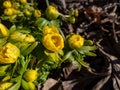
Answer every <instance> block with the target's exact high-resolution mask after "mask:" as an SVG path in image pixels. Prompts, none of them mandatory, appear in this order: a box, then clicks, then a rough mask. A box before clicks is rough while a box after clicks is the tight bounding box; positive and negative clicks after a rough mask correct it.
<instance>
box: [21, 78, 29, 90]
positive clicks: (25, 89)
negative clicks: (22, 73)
mask: <svg viewBox="0 0 120 90" xmlns="http://www.w3.org/2000/svg"><path fill="white" fill-rule="evenodd" d="M22 88H23V89H24V90H29V84H28V82H26V81H25V80H24V79H22Z"/></svg>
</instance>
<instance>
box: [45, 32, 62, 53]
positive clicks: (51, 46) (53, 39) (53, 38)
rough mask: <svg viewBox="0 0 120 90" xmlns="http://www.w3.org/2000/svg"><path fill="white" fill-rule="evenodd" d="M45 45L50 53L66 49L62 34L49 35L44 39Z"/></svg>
mask: <svg viewBox="0 0 120 90" xmlns="http://www.w3.org/2000/svg"><path fill="white" fill-rule="evenodd" d="M43 45H44V47H45V48H47V49H48V50H50V51H60V50H61V49H62V48H63V47H64V40H63V37H62V36H61V35H60V34H57V33H54V34H47V35H45V36H44V37H43Z"/></svg>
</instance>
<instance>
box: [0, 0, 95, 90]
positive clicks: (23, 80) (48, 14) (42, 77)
mask: <svg viewBox="0 0 120 90" xmlns="http://www.w3.org/2000/svg"><path fill="white" fill-rule="evenodd" d="M0 4H1V5H2V6H1V8H0V10H1V12H2V13H1V14H0V21H1V22H0V90H19V89H22V90H36V89H37V86H38V85H40V84H43V83H44V82H45V81H46V80H47V78H48V75H49V74H51V71H52V70H53V69H57V68H59V67H61V65H62V63H65V62H66V63H67V62H69V63H71V64H73V65H74V64H76V65H78V69H79V70H80V67H81V66H84V67H86V68H87V69H91V68H90V66H89V64H88V63H86V62H85V61H84V57H86V56H96V54H95V53H94V51H95V50H96V49H97V47H96V46H95V45H94V44H93V42H92V41H91V40H86V39H85V38H84V37H83V36H82V35H80V34H76V33H69V34H67V35H65V34H64V32H63V31H62V29H61V26H62V23H63V22H62V20H61V18H65V17H64V16H63V15H62V14H61V13H60V12H59V10H58V9H57V7H55V6H53V5H49V6H47V7H46V10H45V11H41V10H39V9H38V8H37V5H38V3H37V2H36V1H34V0H31V1H30V0H29V2H28V1H27V0H1V1H0ZM41 12H42V13H41ZM74 13H75V14H72V15H71V14H68V15H70V17H73V16H74V17H75V16H78V11H77V10H75V11H74ZM66 20H68V22H69V21H70V20H69V19H66ZM74 21H75V20H74Z"/></svg>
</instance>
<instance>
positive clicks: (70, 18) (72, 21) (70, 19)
mask: <svg viewBox="0 0 120 90" xmlns="http://www.w3.org/2000/svg"><path fill="white" fill-rule="evenodd" d="M68 19H69V22H70V23H71V24H74V23H75V17H74V16H71V17H69V18H68Z"/></svg>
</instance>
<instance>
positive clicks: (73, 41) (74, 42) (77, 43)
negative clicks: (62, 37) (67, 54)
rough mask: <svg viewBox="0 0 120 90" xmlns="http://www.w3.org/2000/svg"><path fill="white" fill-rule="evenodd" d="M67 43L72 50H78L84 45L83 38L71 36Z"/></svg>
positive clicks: (75, 35)
mask: <svg viewBox="0 0 120 90" xmlns="http://www.w3.org/2000/svg"><path fill="white" fill-rule="evenodd" d="M68 43H69V46H70V48H72V49H79V48H80V47H82V46H83V44H84V38H83V37H81V36H80V35H77V34H73V35H72V36H71V37H70V38H69V39H68Z"/></svg>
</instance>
